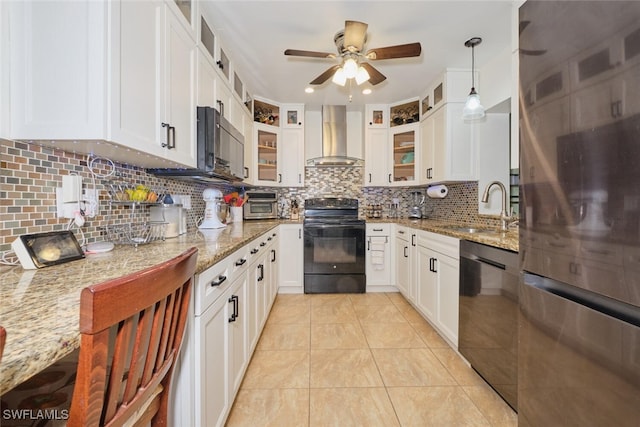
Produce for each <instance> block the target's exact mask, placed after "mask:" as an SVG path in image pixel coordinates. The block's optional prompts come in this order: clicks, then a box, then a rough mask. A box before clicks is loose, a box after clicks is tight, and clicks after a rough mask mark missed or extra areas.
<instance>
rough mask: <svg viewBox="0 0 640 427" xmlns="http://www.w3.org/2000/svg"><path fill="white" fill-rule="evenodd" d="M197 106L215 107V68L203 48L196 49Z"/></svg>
mask: <svg viewBox="0 0 640 427" xmlns="http://www.w3.org/2000/svg"><path fill="white" fill-rule="evenodd" d="M197 101H198V106H199V107H213V108H216V107H217V105H216V70H215V69H214V68H213V64H212V63H211V59H210V58H209V55H208V54H207V53H205V51H204V50H203V48H202V47H201V48H199V49H198V94H197Z"/></svg>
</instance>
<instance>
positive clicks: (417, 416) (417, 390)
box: [387, 386, 490, 427]
mask: <svg viewBox="0 0 640 427" xmlns="http://www.w3.org/2000/svg"><path fill="white" fill-rule="evenodd" d="M387 391H388V392H389V396H390V397H391V402H392V403H393V407H394V408H395V411H396V414H398V418H399V419H400V423H401V424H402V426H403V427H411V426H416V427H426V426H442V427H451V426H455V427H459V426H490V424H489V422H488V421H487V420H486V419H485V418H484V416H483V415H482V413H480V411H479V410H478V408H476V406H475V405H474V404H473V402H472V401H471V399H469V397H468V396H467V395H466V394H465V392H464V390H462V388H461V387H457V386H448V387H391V388H388V389H387Z"/></svg>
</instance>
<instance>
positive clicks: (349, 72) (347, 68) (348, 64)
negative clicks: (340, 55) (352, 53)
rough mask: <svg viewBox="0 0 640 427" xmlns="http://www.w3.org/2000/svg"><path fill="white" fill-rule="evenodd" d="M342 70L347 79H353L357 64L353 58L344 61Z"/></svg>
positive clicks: (356, 72) (356, 71)
mask: <svg viewBox="0 0 640 427" xmlns="http://www.w3.org/2000/svg"><path fill="white" fill-rule="evenodd" d="M342 68H343V70H344V75H345V76H346V77H347V78H348V79H353V78H354V77H355V76H356V75H357V74H358V63H357V62H356V60H355V59H353V58H349V59H347V60H346V61H344V64H343V65H342Z"/></svg>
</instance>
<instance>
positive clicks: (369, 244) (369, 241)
mask: <svg viewBox="0 0 640 427" xmlns="http://www.w3.org/2000/svg"><path fill="white" fill-rule="evenodd" d="M367 250H368V251H370V250H371V240H367Z"/></svg>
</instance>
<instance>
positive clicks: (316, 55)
mask: <svg viewBox="0 0 640 427" xmlns="http://www.w3.org/2000/svg"><path fill="white" fill-rule="evenodd" d="M284 54H285V55H289V56H305V57H309V58H335V57H336V55H335V54H333V53H327V52H313V51H311V50H296V49H287V50H285V51H284Z"/></svg>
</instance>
